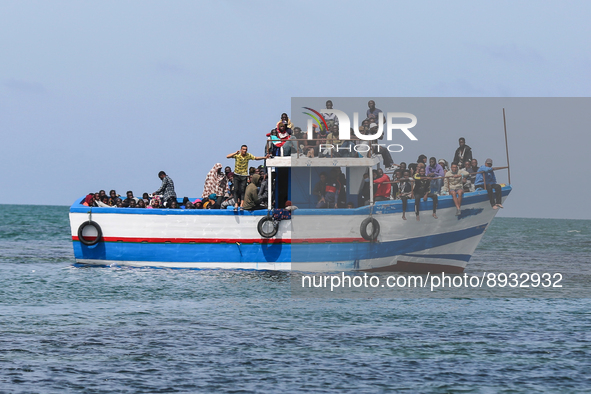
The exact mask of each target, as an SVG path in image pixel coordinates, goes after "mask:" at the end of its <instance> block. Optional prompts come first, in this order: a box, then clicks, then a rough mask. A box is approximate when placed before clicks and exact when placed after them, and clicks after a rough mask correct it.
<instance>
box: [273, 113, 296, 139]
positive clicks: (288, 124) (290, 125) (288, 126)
mask: <svg viewBox="0 0 591 394" xmlns="http://www.w3.org/2000/svg"><path fill="white" fill-rule="evenodd" d="M281 124H283V125H285V128H286V129H290V133H289V134H291V130H292V129H293V123H291V120H290V119H289V116H287V114H286V113H285V112H284V113H282V114H281V120H280V121H279V122H277V126H276V127H277V128H279V125H281Z"/></svg>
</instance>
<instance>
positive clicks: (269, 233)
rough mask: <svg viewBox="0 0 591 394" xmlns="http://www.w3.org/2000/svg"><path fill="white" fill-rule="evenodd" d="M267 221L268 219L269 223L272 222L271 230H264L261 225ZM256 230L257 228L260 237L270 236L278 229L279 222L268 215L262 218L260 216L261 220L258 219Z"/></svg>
mask: <svg viewBox="0 0 591 394" xmlns="http://www.w3.org/2000/svg"><path fill="white" fill-rule="evenodd" d="M268 221H270V222H271V223H273V230H271V231H269V232H265V230H264V228H263V226H264V225H265V223H266V222H268ZM257 230H259V234H261V237H263V238H271V237H274V236H275V235H276V234H277V231H278V230H279V222H276V221H275V220H273V218H272V217H270V216H265V217H264V218H262V219H261V220H259V224H258V226H257Z"/></svg>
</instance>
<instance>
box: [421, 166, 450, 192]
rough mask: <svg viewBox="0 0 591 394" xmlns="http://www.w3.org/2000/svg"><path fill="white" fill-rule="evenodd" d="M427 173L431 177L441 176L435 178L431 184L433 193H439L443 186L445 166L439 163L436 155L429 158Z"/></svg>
mask: <svg viewBox="0 0 591 394" xmlns="http://www.w3.org/2000/svg"><path fill="white" fill-rule="evenodd" d="M425 174H426V175H427V176H429V177H433V178H439V179H433V180H432V181H431V186H430V189H431V193H436V194H439V193H440V192H441V186H443V176H444V175H445V173H444V172H443V167H441V165H439V164H438V163H437V159H436V158H435V157H431V158H430V159H429V165H428V166H427V168H426V169H425Z"/></svg>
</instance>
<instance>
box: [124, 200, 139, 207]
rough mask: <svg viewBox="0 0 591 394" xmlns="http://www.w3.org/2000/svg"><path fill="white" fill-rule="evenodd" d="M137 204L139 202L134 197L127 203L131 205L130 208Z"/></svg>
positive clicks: (128, 205)
mask: <svg viewBox="0 0 591 394" xmlns="http://www.w3.org/2000/svg"><path fill="white" fill-rule="evenodd" d="M136 205H137V203H136V202H135V200H134V199H131V200H129V203H128V204H127V207H129V208H135V207H136ZM123 206H125V205H123Z"/></svg>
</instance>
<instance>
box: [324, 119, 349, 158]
mask: <svg viewBox="0 0 591 394" xmlns="http://www.w3.org/2000/svg"><path fill="white" fill-rule="evenodd" d="M328 127H329V128H330V133H328V136H327V137H326V143H327V144H328V145H330V146H331V147H332V149H330V151H329V154H330V156H331V157H335V156H341V152H340V151H339V150H338V148H340V146H341V144H342V142H341V140H339V125H338V124H332V125H329V126H328ZM347 153H349V152H347Z"/></svg>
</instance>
